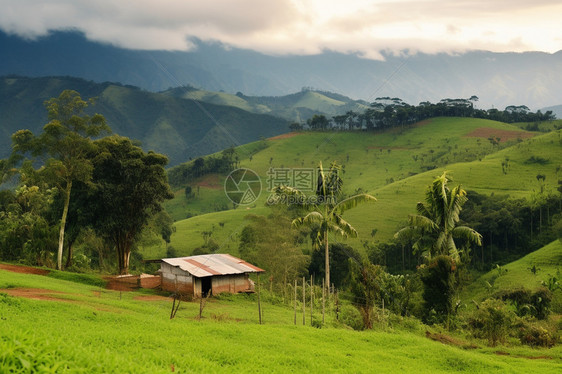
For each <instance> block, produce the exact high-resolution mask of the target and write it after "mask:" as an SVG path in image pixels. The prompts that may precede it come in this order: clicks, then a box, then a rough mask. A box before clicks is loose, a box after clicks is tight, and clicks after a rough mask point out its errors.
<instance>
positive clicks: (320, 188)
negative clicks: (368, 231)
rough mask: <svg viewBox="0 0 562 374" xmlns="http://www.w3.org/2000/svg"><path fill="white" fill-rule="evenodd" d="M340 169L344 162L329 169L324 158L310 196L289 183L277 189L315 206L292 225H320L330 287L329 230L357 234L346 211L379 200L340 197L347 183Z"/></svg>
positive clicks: (318, 239) (317, 240)
mask: <svg viewBox="0 0 562 374" xmlns="http://www.w3.org/2000/svg"><path fill="white" fill-rule="evenodd" d="M340 169H341V168H340V166H339V165H338V164H337V163H336V162H333V163H332V164H331V165H330V169H329V170H328V171H327V173H325V172H324V169H323V168H322V162H320V164H319V166H318V183H317V187H316V196H314V197H313V198H310V197H306V196H305V194H304V193H303V192H302V191H300V190H298V189H296V188H292V187H288V186H280V187H277V188H276V189H275V193H276V195H277V196H278V197H280V196H284V197H290V198H291V201H293V202H297V203H298V204H299V205H301V206H303V207H305V208H307V209H309V210H311V211H310V212H309V213H307V214H306V215H305V216H303V217H299V218H296V219H294V220H293V222H292V225H293V227H300V226H307V227H318V226H319V229H318V230H317V234H316V238H315V240H314V242H313V244H314V245H315V246H316V247H317V248H320V246H321V245H322V246H324V254H325V270H326V285H327V287H329V286H330V253H329V243H328V232H335V233H336V234H339V235H341V236H342V237H357V230H355V228H354V227H353V226H351V224H349V223H348V222H347V221H346V220H344V219H343V217H342V215H343V213H344V212H345V211H346V210H348V209H351V208H354V207H356V206H357V205H359V204H360V203H364V202H368V201H376V199H375V198H374V197H373V196H371V195H369V194H358V195H354V196H351V197H348V198H346V199H343V200H341V201H338V199H339V198H340V197H341V195H342V186H343V181H342V179H341V177H340V175H339V173H340Z"/></svg>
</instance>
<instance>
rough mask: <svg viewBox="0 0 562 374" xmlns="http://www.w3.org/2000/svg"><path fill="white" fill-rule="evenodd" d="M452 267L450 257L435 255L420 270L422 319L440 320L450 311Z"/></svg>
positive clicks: (452, 283)
mask: <svg viewBox="0 0 562 374" xmlns="http://www.w3.org/2000/svg"><path fill="white" fill-rule="evenodd" d="M454 268H455V264H454V261H453V259H452V258H451V257H449V256H437V257H435V258H434V259H433V260H432V261H431V263H430V264H429V266H428V267H427V268H424V269H423V270H422V273H421V280H422V282H423V300H424V309H425V316H424V321H426V322H428V321H430V320H431V321H432V322H442V321H444V320H445V317H447V316H448V315H449V314H450V313H451V312H452V299H453V292H454V274H453V272H454Z"/></svg>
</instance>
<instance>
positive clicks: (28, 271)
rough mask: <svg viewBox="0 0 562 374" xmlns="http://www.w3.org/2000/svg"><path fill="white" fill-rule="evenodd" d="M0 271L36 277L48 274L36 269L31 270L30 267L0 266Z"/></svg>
mask: <svg viewBox="0 0 562 374" xmlns="http://www.w3.org/2000/svg"><path fill="white" fill-rule="evenodd" d="M0 269H2V270H7V271H12V272H14V273H23V274H37V275H47V274H49V270H45V269H37V268H33V267H31V266H20V265H9V264H0Z"/></svg>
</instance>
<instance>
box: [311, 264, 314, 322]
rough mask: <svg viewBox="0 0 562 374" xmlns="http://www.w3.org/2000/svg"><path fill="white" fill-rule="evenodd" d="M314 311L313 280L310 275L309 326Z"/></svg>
mask: <svg viewBox="0 0 562 374" xmlns="http://www.w3.org/2000/svg"><path fill="white" fill-rule="evenodd" d="M313 313H314V282H313V281H312V274H311V275H310V326H312V314H313Z"/></svg>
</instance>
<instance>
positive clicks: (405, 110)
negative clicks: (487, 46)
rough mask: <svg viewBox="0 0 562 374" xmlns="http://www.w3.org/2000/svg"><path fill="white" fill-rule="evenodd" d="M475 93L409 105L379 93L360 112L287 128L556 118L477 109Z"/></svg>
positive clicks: (519, 110) (519, 109) (520, 109)
mask: <svg viewBox="0 0 562 374" xmlns="http://www.w3.org/2000/svg"><path fill="white" fill-rule="evenodd" d="M476 101H478V97H477V96H472V97H470V98H469V99H443V100H441V101H440V102H438V103H436V104H434V103H431V102H429V101H424V102H421V103H420V104H418V105H417V106H416V105H410V104H407V103H405V102H404V101H402V100H401V99H399V98H390V97H380V98H377V99H376V100H375V101H374V102H373V103H372V104H371V107H370V108H369V109H367V110H365V111H364V112H363V113H356V112H354V111H348V112H347V113H345V114H342V115H336V116H333V117H331V118H328V117H326V116H324V115H322V114H316V115H314V116H313V117H312V118H309V119H308V120H307V121H306V123H298V122H293V123H291V124H290V125H289V128H290V129H291V130H293V131H298V130H304V129H307V130H313V131H318V130H350V131H351V130H368V131H369V130H379V129H386V128H392V127H394V126H403V125H408V124H413V123H416V122H419V121H423V120H426V119H429V118H434V117H473V118H481V119H489V120H494V121H500V122H505V123H515V122H540V121H550V120H554V119H556V116H555V115H554V114H553V112H552V111H551V110H549V111H547V112H545V113H542V112H541V111H540V110H538V111H537V112H535V113H533V112H531V111H530V109H529V108H528V107H527V106H525V105H518V106H516V105H510V106H508V107H506V108H505V109H504V110H503V111H500V110H498V109H495V108H492V109H487V110H485V109H476V108H474V102H476Z"/></svg>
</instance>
